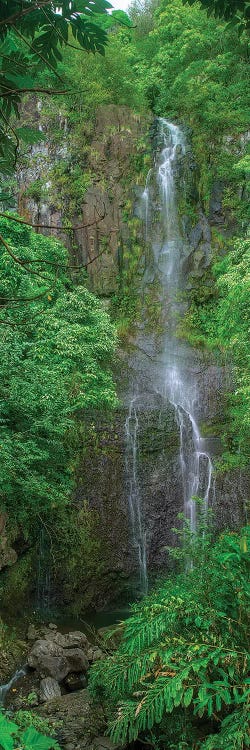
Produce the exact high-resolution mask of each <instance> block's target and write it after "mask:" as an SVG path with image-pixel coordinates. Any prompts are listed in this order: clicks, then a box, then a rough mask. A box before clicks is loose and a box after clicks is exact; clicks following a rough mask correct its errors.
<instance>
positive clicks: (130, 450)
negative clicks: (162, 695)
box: [125, 118, 214, 593]
mask: <svg viewBox="0 0 250 750" xmlns="http://www.w3.org/2000/svg"><path fill="white" fill-rule="evenodd" d="M157 131H158V132H157V140H158V148H157V151H156V157H155V165H154V167H153V168H151V169H150V171H149V173H148V176H147V181H146V186H145V189H144V192H143V195H142V204H143V208H142V210H143V216H144V221H145V238H146V242H147V245H148V249H149V256H150V257H151V266H150V268H146V271H145V289H146V284H147V282H148V280H149V279H151V280H152V279H156V280H157V283H158V288H159V289H160V296H161V308H162V313H163V319H164V328H165V333H164V334H163V336H162V338H161V345H160V347H159V338H158V343H157V344H155V346H154V345H153V344H152V341H151V348H150V347H149V348H150V352H151V354H152V358H153V360H154V366H155V375H156V377H155V382H154V385H153V388H154V392H155V393H158V394H161V397H162V398H163V400H165V403H166V400H167V401H168V402H169V403H170V404H172V405H173V407H174V410H175V417H176V422H177V425H178V428H179V444H180V449H179V463H180V474H181V479H182V487H183V509H184V513H185V517H186V518H187V519H188V520H189V522H190V527H191V530H192V531H193V532H195V530H196V525H197V517H196V502H195V500H194V499H193V498H194V497H200V498H201V499H203V501H204V506H205V509H206V508H207V506H208V504H209V502H211V499H212V497H213V491H214V479H213V466H212V461H211V458H210V455H209V452H208V450H207V449H206V440H205V439H204V438H202V436H201V434H200V430H199V427H198V422H199V420H200V418H201V414H202V413H203V411H202V404H201V403H200V402H201V395H200V393H199V383H198V372H197V362H195V355H194V353H193V352H192V350H191V349H190V348H189V347H188V346H187V345H186V344H184V343H183V342H181V341H180V340H179V339H178V337H177V334H176V328H177V323H178V320H179V319H180V317H181V316H182V315H183V302H182V301H181V295H182V292H183V290H184V289H185V280H184V272H183V262H184V260H185V258H186V257H187V255H188V253H189V248H188V247H187V242H186V241H185V240H184V238H183V237H182V233H181V230H180V225H179V216H178V191H177V173H178V163H179V159H180V160H181V159H182V158H183V155H184V154H185V151H186V144H185V138H184V135H183V133H182V131H181V129H180V128H179V127H178V126H177V125H173V124H172V123H169V122H167V121H166V120H165V119H163V118H159V119H158V123H157ZM155 220H156V221H155ZM146 293H147V292H146V291H145V294H146ZM142 336H143V334H142ZM143 345H144V346H145V347H146V349H148V346H147V339H146V338H145V336H144V339H143ZM198 369H199V368H198ZM134 391H135V388H134ZM143 399H144V400H145V393H144V394H143V393H139V395H138V394H137V395H134V394H133V396H132V398H131V400H130V403H129V413H128V416H127V419H126V427H125V431H126V473H127V479H128V504H129V514H130V522H131V537H132V544H133V547H134V549H136V551H137V560H138V567H139V571H140V585H141V591H142V593H145V592H146V590H147V539H146V531H145V528H146V527H147V524H146V518H145V510H144V508H143V500H144V497H143V481H142V482H141V484H140V482H139V476H141V475H140V471H139V470H140V465H139V462H138V434H139V432H140V424H139V421H140V408H139V406H141V407H142V406H143ZM166 524H167V518H166ZM147 530H148V527H147Z"/></svg>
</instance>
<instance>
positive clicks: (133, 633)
mask: <svg viewBox="0 0 250 750" xmlns="http://www.w3.org/2000/svg"><path fill="white" fill-rule="evenodd" d="M249 541H250V529H249V528H246V529H244V530H243V531H242V534H241V535H237V534H234V533H229V534H227V535H223V536H222V537H221V538H220V539H219V540H218V541H217V543H216V544H213V543H212V541H211V539H210V541H209V544H206V545H205V544H204V537H203V533H202V535H201V537H200V564H199V566H197V567H194V568H193V569H192V570H190V571H189V572H188V573H186V572H185V573H179V574H178V575H177V576H176V577H175V578H169V579H168V580H167V581H166V582H165V583H164V584H162V585H161V586H160V587H159V588H158V589H157V590H156V591H154V592H153V593H152V594H151V595H150V596H148V597H146V598H145V600H144V601H143V602H142V603H141V604H139V605H136V606H134V607H133V613H132V616H131V617H130V618H129V620H128V621H127V623H126V626H125V628H124V634H123V639H122V642H121V644H120V646H119V648H118V650H117V652H116V653H115V654H113V655H111V656H109V657H108V658H107V659H106V660H105V662H100V663H99V664H98V663H97V664H96V665H95V666H94V667H93V669H92V673H91V678H90V689H91V691H92V694H94V695H95V696H98V698H100V697H102V698H104V700H105V701H106V703H107V707H108V710H109V712H110V734H111V738H112V740H113V741H114V742H115V743H117V742H118V743H122V744H123V743H126V742H132V741H134V740H136V738H137V737H138V735H140V736H141V737H145V738H146V737H147V732H149V731H150V732H152V731H154V732H158V734H159V733H160V732H161V728H162V726H163V724H164V722H165V721H166V716H167V715H168V716H170V715H171V716H173V720H174V717H175V715H176V716H179V715H180V712H183V713H184V715H185V716H186V717H187V718H188V721H189V724H190V722H191V725H192V727H193V732H194V736H195V739H194V744H193V745H192V742H191V740H190V739H189V740H188V747H189V748H190V750H191V747H194V746H195V742H196V741H197V737H196V735H197V731H198V729H199V727H200V729H199V731H200V742H202V743H203V744H201V745H200V747H201V748H202V750H213V749H214V750H217V748H218V750H219V749H220V748H222V747H223V748H227V750H228V749H229V748H230V750H231V748H232V749H233V748H235V750H236V748H238V747H239V748H243V747H244V748H245V747H246V748H248V747H249V744H247V743H248V738H247V730H246V727H247V720H246V715H247V714H246V712H247V702H248V700H249V693H250V686H249V680H248V670H249V656H248V651H249V649H248V640H247V623H248V620H247V615H248V608H249V600H250V590H249V584H248V565H249V561H248V556H247V549H249ZM196 544H197V540H196ZM197 559H198V557H197ZM233 716H234V717H235V729H234V728H233V719H232V721H230V717H233ZM240 716H242V721H240V718H239V717H240ZM238 719H239V722H238V723H237V721H238ZM204 722H205V723H206V740H205V741H204V731H203V730H201V727H202V726H203V724H204ZM171 726H172V725H171ZM176 726H177V727H178V726H180V727H181V728H180V730H178V731H180V733H181V734H180V736H178V734H177V735H176V738H175V739H176V744H174V745H173V747H174V748H177V747H179V746H180V747H181V744H178V743H181V742H182V743H183V742H185V736H184V738H183V727H182V726H181V723H180V722H179V723H178V722H177V724H176ZM157 727H159V729H158V730H157ZM197 727H198V729H197ZM237 727H238V728H237ZM171 732H172V729H171ZM176 732H177V729H176ZM214 733H215V734H214ZM215 736H216V739H214V737H215ZM231 736H232V738H234V739H232V740H231V739H230V738H231ZM240 737H241V738H243V739H242V740H240ZM170 739H171V741H172V734H171V737H170V734H169V732H168V729H167V730H166V734H164V743H163V746H166V745H167V746H168V743H170ZM233 741H235V745H233V744H232V743H233ZM240 741H241V742H242V743H243V744H240ZM223 742H224V745H223ZM216 743H217V744H216ZM230 743H231V744H230ZM237 743H238V744H237ZM244 743H245V744H244ZM151 744H152V742H151ZM160 746H161V745H160ZM169 746H170V744H169ZM183 747H184V745H183Z"/></svg>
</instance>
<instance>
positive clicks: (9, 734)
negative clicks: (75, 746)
mask: <svg viewBox="0 0 250 750" xmlns="http://www.w3.org/2000/svg"><path fill="white" fill-rule="evenodd" d="M0 748H1V750H18V749H19V748H22V750H60V747H59V745H58V742H56V740H53V739H52V737H47V736H46V735H44V734H42V733H41V732H38V731H37V729H35V727H33V726H32V725H31V726H29V727H28V728H27V729H25V730H21V729H20V727H19V726H18V724H16V723H14V721H12V719H10V718H8V716H7V715H6V714H5V713H4V712H3V711H0Z"/></svg>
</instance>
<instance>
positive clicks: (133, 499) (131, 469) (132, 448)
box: [125, 396, 148, 594]
mask: <svg viewBox="0 0 250 750" xmlns="http://www.w3.org/2000/svg"><path fill="white" fill-rule="evenodd" d="M136 400H137V399H136V396H134V397H133V398H132V399H131V401H130V404H129V412H128V416H127V419H126V422H125V434H126V446H127V450H126V474H127V478H128V503H129V515H130V522H131V529H132V544H133V547H134V549H135V551H136V555H137V557H138V565H139V573H140V589H141V592H142V593H143V594H146V593H147V589H148V578H147V550H146V531H145V530H144V529H143V522H142V514H141V497H140V486H139V479H138V467H137V451H138V427H139V422H138V416H137V412H136Z"/></svg>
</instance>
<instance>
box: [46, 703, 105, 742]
mask: <svg viewBox="0 0 250 750" xmlns="http://www.w3.org/2000/svg"><path fill="white" fill-rule="evenodd" d="M35 713H36V714H38V715H39V716H41V717H43V718H46V720H47V721H48V723H49V726H50V727H51V730H53V731H55V725H57V726H58V725H60V726H59V727H58V729H57V730H56V739H57V741H58V742H59V745H60V746H61V747H62V748H65V749H68V750H73V747H74V750H83V749H85V748H86V750H89V748H90V747H91V746H92V740H93V738H94V737H96V736H102V735H103V734H104V732H105V730H106V720H105V716H104V712H103V708H102V706H100V705H97V704H95V703H93V701H92V699H91V698H90V695H89V693H88V690H78V691H77V692H75V693H67V694H66V695H61V697H58V698H53V700H50V701H48V702H47V703H44V704H43V705H40V706H39V707H38V708H37V709H36V711H35Z"/></svg>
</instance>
